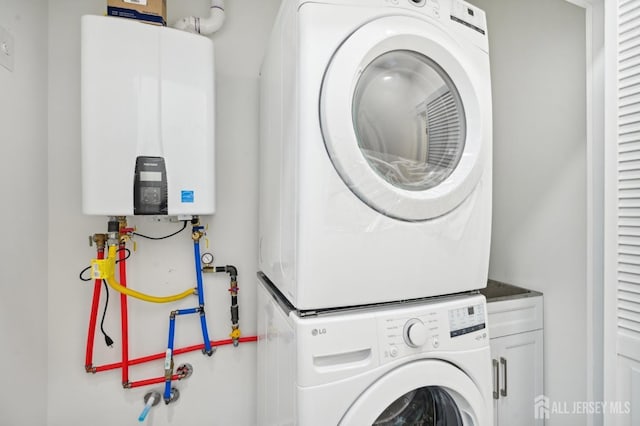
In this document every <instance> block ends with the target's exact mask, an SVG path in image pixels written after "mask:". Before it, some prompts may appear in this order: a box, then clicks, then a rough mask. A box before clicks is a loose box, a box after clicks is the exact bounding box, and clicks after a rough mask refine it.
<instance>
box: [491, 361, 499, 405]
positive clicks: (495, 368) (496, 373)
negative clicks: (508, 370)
mask: <svg viewBox="0 0 640 426" xmlns="http://www.w3.org/2000/svg"><path fill="white" fill-rule="evenodd" d="M491 361H493V376H494V381H493V399H500V393H499V392H498V389H500V365H499V364H498V360H497V359H492V360H491Z"/></svg>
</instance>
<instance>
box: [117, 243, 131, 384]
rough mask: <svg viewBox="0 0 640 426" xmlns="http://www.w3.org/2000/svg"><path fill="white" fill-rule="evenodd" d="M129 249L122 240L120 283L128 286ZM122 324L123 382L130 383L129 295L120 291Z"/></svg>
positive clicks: (119, 257) (119, 255)
mask: <svg viewBox="0 0 640 426" xmlns="http://www.w3.org/2000/svg"><path fill="white" fill-rule="evenodd" d="M126 258H127V251H126V244H125V243H123V242H121V243H120V246H119V251H118V260H119V261H120V285H122V287H126V286H127V261H126V260H125V259H126ZM120 317H121V321H120V324H121V326H122V363H121V365H122V384H123V385H126V384H128V383H129V319H128V315H127V296H126V295H125V294H122V293H120Z"/></svg>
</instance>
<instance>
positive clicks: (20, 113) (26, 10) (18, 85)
mask: <svg viewBox="0 0 640 426" xmlns="http://www.w3.org/2000/svg"><path fill="white" fill-rule="evenodd" d="M0 26H2V27H3V28H5V29H6V30H8V31H9V32H10V33H11V34H12V35H13V37H14V39H15V55H14V57H15V64H14V66H15V67H14V70H13V72H10V71H9V70H7V69H6V68H3V67H0V182H1V183H0V196H2V202H1V203H2V207H3V208H2V209H0V223H2V224H3V229H2V238H3V244H2V245H1V246H0V291H1V296H0V342H1V343H0V347H1V348H2V350H1V351H0V365H2V368H3V371H4V384H3V386H2V387H0V424H2V425H11V426H20V425H25V426H31V425H42V424H44V423H45V419H46V388H45V387H44V381H45V380H46V364H47V361H46V356H47V339H46V333H47V327H46V320H47V251H46V241H47V155H46V153H47V104H46V102H47V101H46V99H47V89H46V88H47V86H46V84H47V44H46V36H47V2H46V0H33V1H21V0H2V1H0Z"/></svg>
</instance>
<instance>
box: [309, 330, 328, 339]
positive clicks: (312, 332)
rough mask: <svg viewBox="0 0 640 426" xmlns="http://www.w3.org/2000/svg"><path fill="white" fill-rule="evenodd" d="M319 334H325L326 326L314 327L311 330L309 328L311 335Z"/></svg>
mask: <svg viewBox="0 0 640 426" xmlns="http://www.w3.org/2000/svg"><path fill="white" fill-rule="evenodd" d="M319 334H327V329H326V328H314V329H313V330H311V335H312V336H314V337H315V336H317V335H319Z"/></svg>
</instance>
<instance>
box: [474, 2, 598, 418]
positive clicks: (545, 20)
mask: <svg viewBox="0 0 640 426" xmlns="http://www.w3.org/2000/svg"><path fill="white" fill-rule="evenodd" d="M474 3H476V4H478V5H479V6H480V7H482V8H483V9H485V10H486V12H487V17H488V26H489V38H490V47H491V66H492V70H491V71H492V80H493V95H494V99H493V101H494V201H493V208H494V210H493V234H492V244H491V264H490V271H489V276H490V277H491V278H493V279H496V280H500V281H506V282H510V283H513V284H516V285H521V286H524V287H528V288H532V289H535V290H538V291H541V292H543V293H544V301H545V321H544V325H545V330H544V333H545V393H546V395H547V396H548V397H549V398H550V399H551V400H552V401H561V402H562V401H567V403H568V404H572V402H573V401H584V400H586V396H587V395H586V385H587V381H586V377H587V370H586V369H587V367H586V354H585V351H586V350H587V341H586V327H587V316H586V314H585V311H586V309H587V301H586V229H587V222H586V206H587V204H586V203H587V201H586V185H587V181H586V176H587V171H586V161H587V160H586V119H585V117H586V110H585V104H586V80H585V78H586V77H585V75H586V72H585V67H586V58H585V52H586V46H585V11H584V9H582V8H580V7H577V6H575V5H573V4H569V3H567V2H565V1H563V0H541V1H535V2H531V1H528V0H510V1H508V2H505V1H498V0H476V1H474ZM532 404H533V401H532ZM585 423H586V418H585V417H584V416H575V417H572V416H565V415H562V416H557V417H554V416H552V418H551V419H550V421H549V422H548V424H549V425H550V426H553V425H584V424H585Z"/></svg>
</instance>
